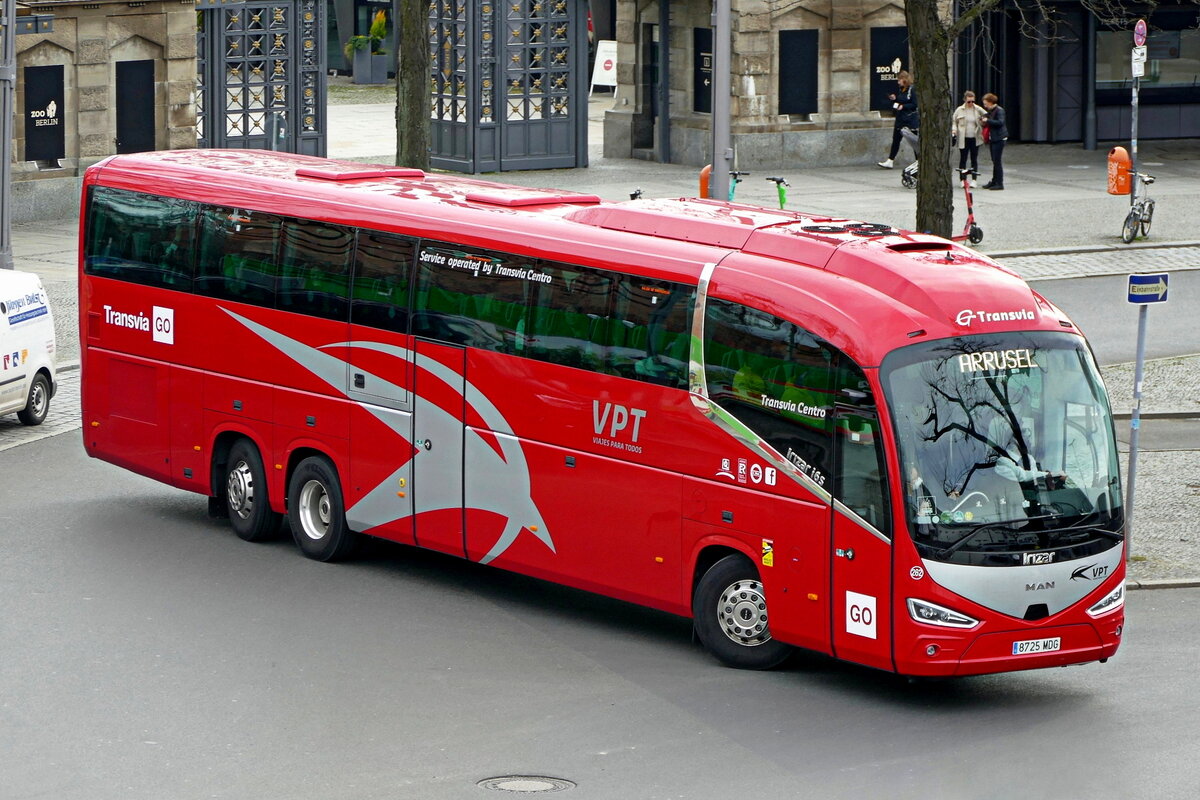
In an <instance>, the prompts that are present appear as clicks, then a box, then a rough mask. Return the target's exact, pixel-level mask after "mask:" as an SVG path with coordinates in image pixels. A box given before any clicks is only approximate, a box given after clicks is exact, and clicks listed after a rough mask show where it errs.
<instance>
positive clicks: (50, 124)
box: [25, 64, 67, 161]
mask: <svg viewBox="0 0 1200 800" xmlns="http://www.w3.org/2000/svg"><path fill="white" fill-rule="evenodd" d="M64 129H65V126H64V125H63V67H62V65H61V64H59V65H54V66H49V67H25V160H26V161H57V160H58V159H60V158H66V156H67V152H66V131H65V130H64Z"/></svg>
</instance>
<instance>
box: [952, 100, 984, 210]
mask: <svg viewBox="0 0 1200 800" xmlns="http://www.w3.org/2000/svg"><path fill="white" fill-rule="evenodd" d="M986 117H987V114H986V112H984V110H983V109H982V108H980V107H979V106H977V105H975V93H974V92H969V91H968V92H963V103H962V105H961V106H959V107H958V108H956V109H954V116H953V118H952V121H951V126H950V135H951V136H953V137H954V140H955V145H956V146H957V147H958V169H959V171H960V172H961V171H962V170H964V169H966V168H967V159H968V158H969V159H970V160H971V172H972V173H974V174H978V172H979V140H980V139H981V138H983V121H984V119H985V118H986ZM971 188H972V189H974V188H975V178H974V177H972V178H971Z"/></svg>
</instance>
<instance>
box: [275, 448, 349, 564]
mask: <svg viewBox="0 0 1200 800" xmlns="http://www.w3.org/2000/svg"><path fill="white" fill-rule="evenodd" d="M288 522H289V523H290V524H291V527H292V538H293V539H295V540H296V546H297V547H299V548H300V552H301V553H303V554H304V555H306V556H308V557H309V558H312V559H315V560H317V561H337V560H339V559H341V558H345V557H346V556H347V555H349V554H350V552H351V551H352V550H353V549H354V546H355V545H356V544H357V543H358V534H356V533H354V532H353V531H351V530H350V528H349V526H348V525H347V523H346V511H345V506H344V505H343V504H342V485H341V482H340V481H339V480H338V476H337V471H336V470H335V469H334V468H333V465H332V464H330V463H329V461H327V460H326V459H324V458H321V457H320V456H310V457H309V458H306V459H304V460H303V461H301V462H300V463H299V464H298V465H297V466H296V471H295V472H293V473H292V480H291V481H290V482H289V484H288Z"/></svg>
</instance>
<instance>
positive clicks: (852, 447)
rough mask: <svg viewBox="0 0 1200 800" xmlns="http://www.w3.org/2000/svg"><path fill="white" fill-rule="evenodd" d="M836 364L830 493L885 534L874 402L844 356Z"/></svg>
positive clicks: (879, 438) (867, 386)
mask: <svg viewBox="0 0 1200 800" xmlns="http://www.w3.org/2000/svg"><path fill="white" fill-rule="evenodd" d="M839 364H840V369H838V371H837V373H836V375H835V378H834V384H833V388H834V394H835V396H836V397H837V398H838V403H837V418H836V420H837V422H836V427H835V428H834V431H835V434H836V437H837V448H838V459H837V460H838V468H837V480H836V482H835V486H834V488H833V492H834V495H835V496H836V497H837V498H838V499H839V500H841V501H842V502H843V503H845V504H846V506H847V507H848V508H850V509H851V510H852V511H853V512H854V513H856V514H858V515H859V516H860V517H862V518H863V519H865V520H866V521H867V522H869V523H871V524H872V525H874V526H875V527H876V528H878V529H879V530H881V531H884V532H885V533H886V532H887V531H888V530H889V527H888V506H887V502H886V494H887V492H886V491H885V487H886V483H885V482H884V479H883V476H884V475H885V474H886V472H885V468H884V460H883V459H884V454H883V436H882V435H881V434H880V429H879V413H878V411H877V410H876V407H875V398H874V396H873V394H872V392H871V384H870V383H869V382H868V381H867V377H866V376H865V375H864V374H863V372H862V370H860V369H859V368H858V367H857V366H856V365H855V364H854V363H853V362H851V361H850V359H848V358H846V357H845V356H842V357H841V358H840V359H839Z"/></svg>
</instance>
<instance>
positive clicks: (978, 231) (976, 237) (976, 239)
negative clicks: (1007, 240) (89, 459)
mask: <svg viewBox="0 0 1200 800" xmlns="http://www.w3.org/2000/svg"><path fill="white" fill-rule="evenodd" d="M967 241H969V242H970V243H971V244H979V243H980V242H982V241H983V228H981V227H979V226H978V225H972V226H971V233H970V234H969V235H968V236H967Z"/></svg>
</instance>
